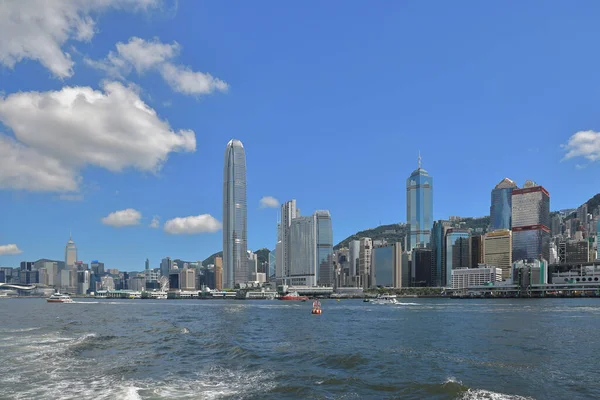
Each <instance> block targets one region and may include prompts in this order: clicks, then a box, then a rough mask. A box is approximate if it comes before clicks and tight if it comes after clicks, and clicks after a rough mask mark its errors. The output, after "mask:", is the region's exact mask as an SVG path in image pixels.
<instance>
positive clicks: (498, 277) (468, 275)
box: [452, 264, 502, 289]
mask: <svg viewBox="0 0 600 400" xmlns="http://www.w3.org/2000/svg"><path fill="white" fill-rule="evenodd" d="M501 281H502V270H501V269H500V268H496V267H495V266H493V265H486V264H480V265H479V266H478V267H477V268H461V269H455V270H452V289H466V288H468V287H471V286H483V285H485V284H486V283H489V282H492V283H495V282H501Z"/></svg>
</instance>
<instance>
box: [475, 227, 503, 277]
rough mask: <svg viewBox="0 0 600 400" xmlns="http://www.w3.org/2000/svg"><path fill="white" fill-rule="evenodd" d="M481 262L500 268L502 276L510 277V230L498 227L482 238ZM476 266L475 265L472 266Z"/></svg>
mask: <svg viewBox="0 0 600 400" xmlns="http://www.w3.org/2000/svg"><path fill="white" fill-rule="evenodd" d="M483 262H484V263H485V264H488V265H492V266H494V267H497V268H500V269H501V270H502V278H503V279H508V278H510V274H511V269H512V232H511V231H510V230H508V229H499V230H497V231H493V232H489V233H488V234H486V235H485V239H484V240H483ZM472 267H473V268H476V267H477V266H476V265H473V266H472Z"/></svg>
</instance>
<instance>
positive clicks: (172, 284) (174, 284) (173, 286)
mask: <svg viewBox="0 0 600 400" xmlns="http://www.w3.org/2000/svg"><path fill="white" fill-rule="evenodd" d="M179 273H180V271H179V267H177V265H174V266H173V268H172V269H171V270H170V271H169V290H178V289H180V286H179V283H180V274H179Z"/></svg>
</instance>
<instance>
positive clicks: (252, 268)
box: [247, 250, 258, 282]
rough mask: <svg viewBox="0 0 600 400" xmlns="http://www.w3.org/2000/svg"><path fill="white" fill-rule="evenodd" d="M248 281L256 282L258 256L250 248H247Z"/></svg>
mask: <svg viewBox="0 0 600 400" xmlns="http://www.w3.org/2000/svg"><path fill="white" fill-rule="evenodd" d="M247 263H248V282H256V281H257V278H256V274H257V273H258V257H257V255H256V253H254V252H253V251H252V250H248V254H247Z"/></svg>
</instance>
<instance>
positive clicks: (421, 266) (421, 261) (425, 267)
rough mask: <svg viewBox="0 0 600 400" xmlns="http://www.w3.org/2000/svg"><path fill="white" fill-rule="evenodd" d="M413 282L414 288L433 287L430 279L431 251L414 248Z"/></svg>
mask: <svg viewBox="0 0 600 400" xmlns="http://www.w3.org/2000/svg"><path fill="white" fill-rule="evenodd" d="M412 265H413V278H414V279H413V282H412V284H411V286H414V287H430V286H434V284H433V283H432V282H431V277H432V271H431V269H432V265H433V263H432V251H431V249H424V248H416V249H413V250H412Z"/></svg>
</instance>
